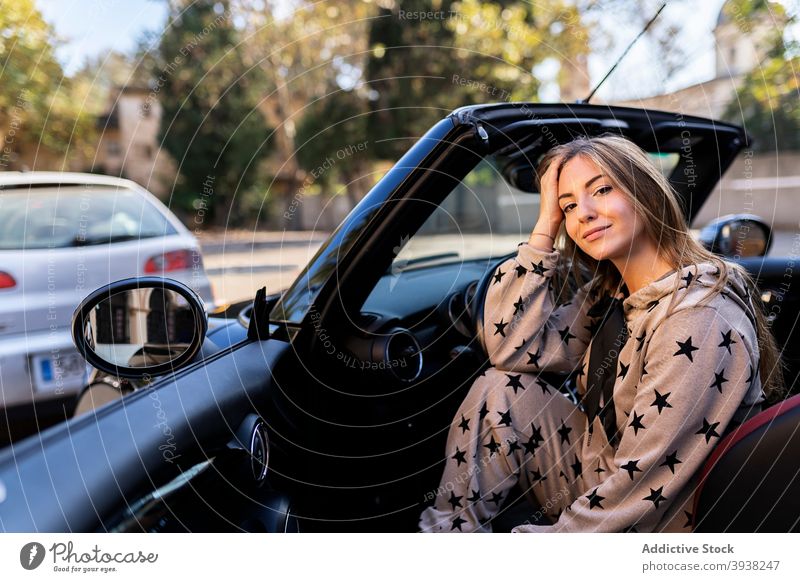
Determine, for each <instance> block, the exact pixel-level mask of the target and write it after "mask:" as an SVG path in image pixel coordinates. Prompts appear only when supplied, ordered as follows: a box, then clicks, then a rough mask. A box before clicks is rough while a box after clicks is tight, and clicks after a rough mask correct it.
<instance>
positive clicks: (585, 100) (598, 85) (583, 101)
mask: <svg viewBox="0 0 800 582" xmlns="http://www.w3.org/2000/svg"><path fill="white" fill-rule="evenodd" d="M666 6H667V3H666V2H664V3H663V4H662V5H661V8H659V9H658V12H656V14H655V16H653V18H651V19H650V21H649V22H648V23H647V24H645V25H644V28H643V29H642V31H641V32H640V33H639V34H638V35H637V36H636V38H634V39H633V40H632V41H631V44H629V45H628V48H626V49H625V51H624V52H623V53H622V54H621V55H620V56H619V58H618V59H617V62H615V63H614V65H613V66H612V67H611V68H610V69H609V71H608V72H607V73H606V76H605V77H603V78H602V79H601V80H600V82H599V83H598V84H597V85H596V86H595V88H594V89H592V92H591V93H589V96H588V97H587V98H586V99H583V100H580V99H579V100H578V103H589V100H590V99H591V98H592V97H594V94H595V93H597V90H598V89H599V88H600V87H601V86H602V84H603V83H605V82H606V79H608V78H609V77H610V76H611V73H613V72H614V69H616V68H617V65H619V64H620V62H621V61H622V59H624V58H625V55H627V54H628V51H630V50H631V48H633V45H635V44H636V41H638V40H639V39H640V38H641V37H642V35H643V34H644V33H645V32H647V29H648V28H650V25H651V24H653V22H655V20H656V18H658V15H659V14H661V11H662V10H664V8H665V7H666Z"/></svg>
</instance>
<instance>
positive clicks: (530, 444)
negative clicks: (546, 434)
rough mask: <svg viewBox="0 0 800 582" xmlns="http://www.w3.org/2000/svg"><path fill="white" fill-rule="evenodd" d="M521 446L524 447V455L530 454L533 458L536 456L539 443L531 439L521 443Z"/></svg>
mask: <svg viewBox="0 0 800 582" xmlns="http://www.w3.org/2000/svg"><path fill="white" fill-rule="evenodd" d="M522 446H523V447H525V454H528V453H530V454H531V455H533V456H536V449H538V448H539V443H537V442H536V440H535V439H534V438H533V437H531V438H529V439H528V440H527V441H526V442H524V443H522Z"/></svg>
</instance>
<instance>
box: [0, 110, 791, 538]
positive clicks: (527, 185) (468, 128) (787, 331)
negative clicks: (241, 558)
mask: <svg viewBox="0 0 800 582" xmlns="http://www.w3.org/2000/svg"><path fill="white" fill-rule="evenodd" d="M535 107H536V110H535V114H532V113H531V112H530V111H525V106H524V105H522V106H520V104H498V105H489V106H480V107H472V108H464V109H461V110H457V111H456V112H455V113H454V114H452V115H451V116H450V117H448V118H446V119H445V120H442V121H441V122H440V123H439V124H438V125H437V126H435V127H434V128H432V129H431V131H430V132H429V133H428V134H426V136H424V137H423V138H421V139H420V140H419V141H418V142H417V144H416V145H415V146H414V147H413V148H411V149H410V150H409V153H408V154H407V155H406V156H405V157H404V158H403V159H401V160H400V161H399V162H398V164H397V165H396V166H395V168H393V170H391V171H390V172H389V174H387V176H386V177H384V179H383V180H382V181H381V183H380V184H379V185H378V186H376V188H375V189H374V190H373V192H371V193H370V194H369V195H368V196H367V198H365V200H364V201H362V204H361V205H360V206H359V208H358V209H357V210H359V209H360V211H359V212H356V211H354V213H352V214H351V215H350V216H349V217H348V218H347V219H346V220H345V222H344V223H343V225H342V226H340V228H339V229H338V230H337V231H336V232H335V233H333V235H331V238H330V239H329V241H328V242H327V243H326V244H325V245H323V247H322V248H321V249H320V251H319V252H318V254H317V255H316V256H315V257H314V259H312V261H311V263H310V264H309V266H308V267H307V268H306V271H304V272H303V273H302V274H301V275H300V276H299V277H298V279H297V281H296V282H295V284H294V285H293V286H292V287H291V288H290V289H289V290H287V291H286V292H285V293H283V294H282V295H280V296H278V295H275V296H270V297H264V296H263V294H261V295H260V296H259V297H257V298H256V302H255V305H254V307H253V308H252V309H251V318H250V319H247V320H245V321H244V322H241V321H237V320H235V319H231V320H230V322H231V323H230V325H229V326H228V327H224V326H223V327H219V328H218V329H217V330H216V331H215V332H212V335H210V337H213V343H215V344H216V346H217V349H215V350H212V351H213V352H214V353H211V352H208V351H207V352H206V353H205V354H204V356H203V358H202V359H201V360H200V361H197V362H195V363H194V364H192V365H189V366H188V367H186V368H183V369H181V370H179V371H177V372H175V373H174V374H172V375H170V376H169V378H168V379H166V380H164V381H162V382H161V383H159V382H158V381H156V382H155V383H154V384H152V385H150V386H148V387H146V388H144V389H141V390H136V391H134V392H133V393H131V394H129V395H128V396H126V398H124V399H122V400H119V401H116V402H113V403H111V404H108V405H106V406H104V407H102V408H99V409H97V410H95V411H93V412H90V413H89V414H86V415H84V416H81V417H79V418H76V419H74V420H73V421H71V422H70V423H69V430H70V435H71V437H70V438H71V444H69V446H68V445H67V444H65V443H61V442H59V441H58V439H59V438H62V439H63V438H64V428H63V427H62V428H59V427H55V428H54V429H51V430H50V431H47V432H45V433H43V434H42V435H41V437H40V440H38V442H37V443H32V442H31V441H26V442H25V443H23V444H22V445H21V446H20V447H18V448H17V450H16V452H15V455H16V459H17V460H18V461H19V462H20V463H21V467H22V469H20V471H19V472H20V474H23V470H24V471H27V475H26V479H27V480H26V482H25V483H23V482H22V481H21V480H19V479H18V480H17V482H16V483H14V482H11V481H9V480H8V479H6V481H7V483H6V486H7V487H8V489H9V492H10V493H13V492H15V491H17V493H19V490H21V489H24V488H25V487H29V486H30V485H29V482H30V481H31V480H32V479H35V478H36V477H37V476H38V477H40V478H41V479H42V482H43V483H44V485H42V486H41V487H42V488H43V491H42V492H41V493H42V495H44V496H45V497H47V495H49V494H50V492H51V491H55V487H54V485H52V483H51V479H50V478H49V477H48V476H47V475H48V474H49V473H48V467H49V466H53V463H54V461H55V460H56V459H57V458H59V455H67V456H68V457H69V458H70V460H69V461H68V462H62V463H61V464H60V465H59V471H60V477H61V478H62V479H63V480H64V481H65V482H69V481H71V480H74V482H79V481H78V479H79V478H80V479H82V480H83V481H82V482H83V483H84V485H83V486H82V487H78V488H76V490H75V491H73V492H72V493H69V494H66V493H64V492H63V491H58V492H57V493H56V494H55V495H54V497H55V500H56V501H60V503H59V507H56V506H55V502H46V503H44V507H41V508H37V509H36V510H28V511H27V512H26V511H24V510H19V511H18V512H17V513H15V514H14V516H12V517H13V518H14V520H12V521H6V523H15V524H20V525H19V527H21V528H23V529H24V528H25V527H32V528H36V529H38V530H40V531H41V530H45V531H48V530H51V529H52V530H60V529H62V528H64V527H69V528H71V529H74V530H83V529H88V530H99V531H167V532H173V531H304V532H364V531H367V532H379V531H380V532H382V531H385V532H413V531H415V530H416V528H417V518H418V516H419V513H420V512H421V511H422V509H423V507H424V506H425V505H426V504H427V503H429V502H430V501H432V499H433V497H432V495H433V494H434V493H435V491H436V489H437V487H438V486H439V478H440V476H441V473H442V466H443V463H444V462H445V460H446V457H445V450H444V449H445V440H446V436H447V431H448V429H449V426H450V423H451V421H452V418H453V415H454V413H455V411H456V409H457V407H458V405H459V403H460V402H461V400H462V399H463V397H464V395H465V394H466V391H467V390H468V389H469V386H470V384H471V382H472V381H473V380H474V378H475V377H476V376H477V375H478V374H480V373H481V372H482V371H483V370H484V369H485V368H486V367H487V366H489V365H490V364H489V361H488V359H487V357H486V354H485V352H484V350H483V347H482V346H481V342H480V339H479V338H480V329H481V326H482V321H481V320H482V301H483V297H484V294H485V288H486V286H487V285H488V282H489V279H490V277H491V275H492V274H493V272H494V268H495V266H496V265H497V264H498V263H499V262H501V261H502V260H504V259H505V258H507V257H509V256H513V254H514V253H515V252H516V247H517V245H518V244H519V243H520V242H522V241H525V240H527V238H528V234H529V233H530V231H531V229H532V227H533V225H534V223H535V221H536V216H537V214H538V194H537V192H536V188H535V175H534V171H533V168H534V167H535V164H536V162H537V161H538V159H539V158H540V157H541V155H542V154H544V152H545V151H546V150H547V149H548V148H550V147H551V146H552V145H553V144H556V143H561V142H563V141H566V140H568V139H570V137H572V136H576V135H585V134H589V135H596V134H601V133H605V132H616V133H621V134H623V135H625V136H627V137H629V138H631V139H632V140H634V141H635V142H636V143H638V144H639V145H640V146H642V147H643V148H645V149H646V151H648V152H650V153H651V155H652V156H653V158H654V160H655V161H657V162H658V163H659V164H660V165H661V167H662V169H663V171H664V172H665V175H668V177H669V179H670V181H671V182H672V184H673V185H674V187H675V189H676V190H677V192H678V193H679V195H680V196H681V198H682V200H683V202H684V208H685V211H686V215H687V218H689V219H690V220H691V219H692V218H693V217H694V216H695V215H696V214H697V211H698V210H699V208H700V207H701V206H702V204H703V202H704V201H705V199H706V198H707V197H708V195H709V193H710V192H711V190H712V188H713V187H714V185H715V184H717V182H718V180H719V178H720V176H721V174H722V173H724V171H725V170H726V169H727V168H728V166H729V165H730V164H731V162H732V161H733V159H734V158H735V156H736V155H737V153H738V152H739V150H740V149H741V148H742V147H744V146H745V145H746V143H747V137H746V135H745V134H744V133H743V132H742V131H741V130H740V129H738V128H735V127H734V126H728V125H725V124H717V123H714V122H710V121H708V120H703V119H699V118H689V117H686V118H684V117H682V116H679V115H676V114H667V113H659V112H648V111H643V110H638V109H627V108H616V107H615V108H607V107H603V106H588V105H573V106H552V107H548V106H543V105H537V106H535ZM689 146H690V147H689ZM766 248H768V245H767V247H766ZM738 260H740V262H742V264H744V265H745V266H746V267H747V268H748V269H749V270H750V272H751V273H752V274H753V275H754V276H755V277H756V279H757V281H758V283H759V285H760V288H761V290H762V291H763V295H762V299H764V301H765V302H766V303H767V309H769V302H770V301H776V300H777V299H775V297H777V293H778V291H780V290H781V289H782V288H781V287H780V285H781V283H782V277H783V274H784V272H785V269H786V268H787V266H788V262H789V261H790V260H792V259H790V258H788V257H787V258H784V257H766V258H765V257H763V256H757V257H750V258H741V259H738ZM568 287H569V285H568V284H567V285H565V287H564V292H565V293H568ZM780 301H781V302H782V307H783V309H782V310H781V311H780V313H779V314H778V315H776V317H774V324H773V327H772V329H773V331H774V332H775V334H776V336H777V337H778V340H779V345H781V346H783V347H784V353H783V359H784V361H785V362H786V364H787V373H786V384H787V387H788V388H789V390H790V391H791V389H792V388H793V387H794V384H795V378H796V376H797V373H798V370H799V368H798V364H799V363H800V362H799V361H798V357H799V356H800V355H799V354H797V349H798V346H800V342H797V341H794V337H793V334H794V330H795V327H796V317H797V313H798V309H797V305H796V303H797V301H798V296H797V294H796V293H786V292H783V293H782V294H781V299H780ZM257 313H261V314H262V315H259V316H258V317H256V314H257ZM266 313H268V314H269V315H268V316H267V317H265V316H264V315H263V314H266ZM242 323H246V324H248V325H249V330H246V331H247V333H248V334H249V336H248V337H249V339H247V338H245V337H244V333H245V331H244V330H245V328H244V326H243V325H242ZM266 323H268V324H269V325H268V328H267V327H264V329H268V334H269V339H266V340H265V341H253V340H254V339H255V338H257V337H258V338H263V337H264V335H265V334H266V333H267V332H265V331H263V330H262V331H260V332H259V331H258V330H257V329H256V328H258V326H262V325H265V324H266ZM211 327H212V328H213V327H214V326H211ZM254 330H256V331H254ZM259 334H260V335H259ZM554 381H555V379H554ZM558 381H559V382H558V383H559V384H560V385H561V386H562V390H563V391H564V393H565V394H566V395H567V396H570V397H574V396H573V393H572V381H571V378H569V377H568V376H565V377H561V378H558ZM781 410H782V411H783V412H788V411H789V410H790V407H786V409H785V410H784V409H781ZM791 410H800V409H794V408H792V409H791ZM253 416H255V417H256V420H254V418H253ZM153 419H156V422H157V423H161V421H162V420H163V425H160V426H161V428H159V429H157V430H155V431H153V430H150V427H151V426H152V425H153ZM258 419H263V421H264V422H263V424H265V428H264V427H262V426H261V424H260V421H259V420H258ZM120 422H123V423H124V424H123V425H122V426H128V427H131V431H120V430H119V426H120ZM760 426H764V425H763V424H762V425H760ZM141 427H147V430H139V429H140V428H141ZM167 429H168V430H167ZM264 430H265V431H266V433H267V434H268V437H264V438H265V439H268V441H269V445H268V454H267V453H264V457H268V467H269V471H268V474H267V476H266V477H265V478H263V479H255V480H254V479H253V475H252V471H251V470H250V469H251V468H252V467H251V466H250V465H249V464H248V463H249V461H250V457H251V455H250V454H249V453H248V446H247V443H248V442H250V441H248V439H251V438H252V435H256V434H261V433H260V432H259V431H262V432H263V431H264ZM748 430H751V429H748ZM123 433H133V434H123ZM748 434H755V433H752V431H751V433H748ZM241 435H245V436H241ZM248 435H250V436H248ZM740 436H741V435H740ZM73 451H77V453H73ZM110 451H111V452H113V454H112V453H110ZM168 451H169V454H167V452H168ZM168 458H170V459H171V460H169V461H167V459H168ZM72 459H74V462H73V460H72ZM10 461H11V457H9V454H8V453H3V454H0V478H5V477H4V476H7V475H9V474H10V473H4V472H3V470H4V469H3V467H8V466H9V463H10ZM48 461H49V464H48ZM109 475H112V476H114V481H111V480H110V477H109ZM104 487H105V489H104ZM712 489H713V487H711V486H709V488H708V491H711V490H712ZM522 497H523V496H522V492H519V495H516V496H512V499H511V503H510V505H509V506H508V507H509V512H510V511H511V506H512V505H515V506H517V508H518V507H519V505H521V506H522V511H523V512H528V513H529V514H532V513H533V512H534V511H535V509H536V508H535V507H533V506H530V505H529V504H528V502H527V501H526V500H524V499H523V500H522V501H520V499H522ZM70 502H72V503H70ZM514 502H516V503H514ZM712 505H713V503H712ZM2 509H3V508H2V507H0V518H5V516H3V515H2ZM48 509H49V513H48ZM515 515H519V514H515ZM721 519H722V520H723V521H724V519H725V518H724V517H722V518H721ZM509 523H510V525H515V523H514V522H513V520H512V521H511V522H509ZM509 523H503V524H501V523H500V522H498V523H497V525H496V527H495V530H496V531H508V529H507V528H508V527H509ZM709 523H711V522H709ZM751 523H752V522H741V523H740V526H741V527H743V528H747V527H752V525H751ZM718 524H719V522H717V526H714V527H721V526H719V525H718ZM709 527H712V526H709ZM767 527H769V526H767ZM795 527H796V525H795Z"/></svg>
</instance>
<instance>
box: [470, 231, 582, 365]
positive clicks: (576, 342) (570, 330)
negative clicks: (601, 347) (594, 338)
mask: <svg viewBox="0 0 800 582" xmlns="http://www.w3.org/2000/svg"><path fill="white" fill-rule="evenodd" d="M532 238H533V237H532ZM558 259H559V253H558V252H557V251H550V252H545V251H543V250H542V249H539V248H535V247H533V246H531V244H530V243H527V244H522V245H520V246H519V250H518V251H517V256H516V257H515V258H513V259H509V260H508V261H506V262H504V263H503V264H502V265H500V267H499V268H498V269H497V270H496V271H495V274H494V279H493V280H492V282H491V283H490V285H489V289H488V290H487V293H486V303H485V306H484V318H483V338H484V345H485V346H486V350H487V352H488V355H489V360H490V361H491V363H492V364H493V365H494V366H495V367H497V368H499V369H502V370H508V371H524V372H538V371H554V372H555V371H558V372H570V371H573V370H574V369H575V368H576V366H578V365H580V360H581V358H582V357H583V356H584V354H585V353H586V348H587V346H588V344H589V341H590V340H591V330H592V326H593V325H594V323H595V320H594V319H592V318H591V317H589V315H588V313H587V312H588V311H589V309H590V308H591V307H592V305H593V303H594V301H593V300H590V299H589V296H588V284H587V285H586V286H584V287H582V288H581V289H579V290H578V291H577V292H576V294H575V296H574V297H573V298H572V300H571V301H569V302H567V303H565V304H563V305H560V306H558V307H556V306H555V304H554V301H553V297H552V293H551V290H550V285H551V278H552V276H553V274H554V272H555V270H556V268H557V266H558Z"/></svg>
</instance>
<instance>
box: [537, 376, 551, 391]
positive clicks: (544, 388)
mask: <svg viewBox="0 0 800 582" xmlns="http://www.w3.org/2000/svg"><path fill="white" fill-rule="evenodd" d="M536 383H537V384H538V385H539V388H541V389H542V394H550V386H549V385H548V384H547V382H545V381H544V380H542V379H541V378H536Z"/></svg>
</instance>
